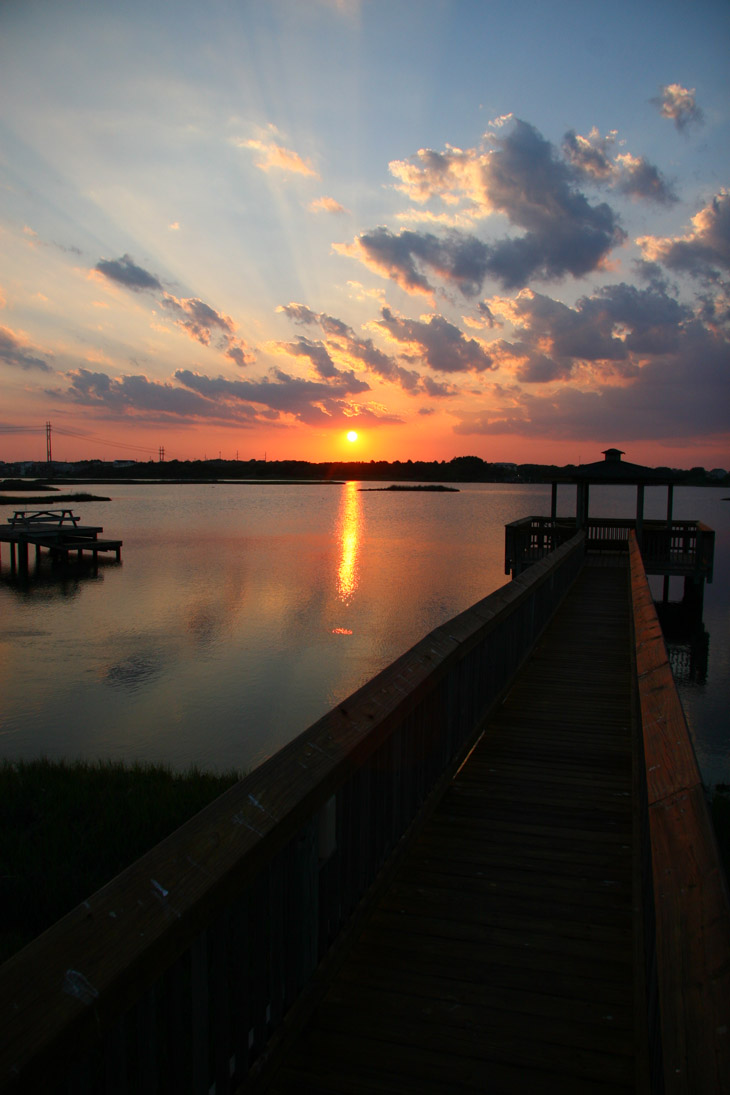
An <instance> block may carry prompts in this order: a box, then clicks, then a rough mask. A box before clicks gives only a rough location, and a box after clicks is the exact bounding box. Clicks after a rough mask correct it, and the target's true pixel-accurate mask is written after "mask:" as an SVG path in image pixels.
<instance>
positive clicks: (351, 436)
mask: <svg viewBox="0 0 730 1095" xmlns="http://www.w3.org/2000/svg"><path fill="white" fill-rule="evenodd" d="M347 440H348V441H357V434H356V433H355V431H354V430H350V432H349V433H348V435H347Z"/></svg>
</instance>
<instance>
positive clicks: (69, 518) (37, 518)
mask: <svg viewBox="0 0 730 1095" xmlns="http://www.w3.org/2000/svg"><path fill="white" fill-rule="evenodd" d="M80 520H81V518H80V517H77V516H76V515H75V514H74V511H73V510H72V509H34V510H28V509H16V510H15V512H14V513H13V516H12V517H8V521H9V522H10V524H11V525H30V524H38V525H65V524H67V523H69V524H72V525H73V526H74V528H75V527H76V525H78V523H79V521H80Z"/></svg>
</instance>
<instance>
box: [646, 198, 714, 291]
mask: <svg viewBox="0 0 730 1095" xmlns="http://www.w3.org/2000/svg"><path fill="white" fill-rule="evenodd" d="M637 243H638V244H639V246H640V247H641V248H642V251H643V254H644V257H645V258H646V259H647V260H648V261H650V262H660V263H662V264H663V265H664V266H667V267H668V268H669V269H670V270H676V271H682V272H685V273H688V274H692V275H694V276H695V277H699V278H705V279H708V280H716V279H717V278H718V277H719V276H720V272H721V271H728V270H730V190H727V189H722V190H721V191H720V193H719V194H717V195H716V196H715V197H714V198H713V199H712V201H710V202H708V204H707V205H706V206H705V207H704V208H703V209H701V210H700V211H699V213H696V214H695V216H694V217H692V228H691V230H690V231H689V232H687V233H686V234H685V235H684V236H675V237H674V238H671V237H670V238H665V239H662V238H661V237H658V236H642V237H641V238H640V239H638V240H637Z"/></svg>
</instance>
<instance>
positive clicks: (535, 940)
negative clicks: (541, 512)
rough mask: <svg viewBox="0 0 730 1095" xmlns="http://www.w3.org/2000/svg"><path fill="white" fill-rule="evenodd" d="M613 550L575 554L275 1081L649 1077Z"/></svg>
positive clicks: (347, 1085)
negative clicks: (526, 648)
mask: <svg viewBox="0 0 730 1095" xmlns="http://www.w3.org/2000/svg"><path fill="white" fill-rule="evenodd" d="M617 564H618V565H609V566H605V565H604V566H600V567H599V566H590V565H589V566H586V567H585V568H584V569H583V571H582V573H581V575H580V577H579V579H578V581H577V583H576V585H575V587H574V589H573V591H572V592H571V593H570V594H569V596H568V598H567V599H566V601H565V602H564V604H563V605H562V607H561V608H560V609H559V611H558V614H557V615H556V617H555V618H554V620H553V622H552V623H551V625H550V627H549V629H548V631H547V632H546V633H545V635H544V636H543V638H542V640H541V642H540V643H539V644H538V646H537V647H536V649H535V651H534V653H533V655H532V657H531V658H530V660H529V662H528V663H527V665H526V667H525V668H524V670H523V671H522V672H521V674H520V676H519V678H518V680H517V683H516V684H515V686H514V687H513V689H512V691H511V692H510V694H509V696H508V698H507V700H506V702H505V703H504V704H503V706H502V707H501V708H500V709H499V711H498V714H497V716H496V717H495V718H494V719H493V720H492V721H491V722H490V723H489V725H488V728H487V730H486V732H485V733H484V735H483V737H482V738H481V740H480V741H479V743H478V745H477V746H476V748H475V749H474V750H473V752H472V753H471V755H470V757H469V759H468V760H467V762H466V763H465V764H464V765H463V766H462V769H461V771H460V772H459V773H458V775H457V777H456V778H455V780H454V781H453V783H452V784H451V785H450V787H449V789H448V791H447V792H446V794H445V795H444V797H443V798H442V799H441V801H440V803H439V804H438V806H437V807H436V809H435V810H434V811H433V812H432V813H431V815H430V817H429V818H428V819H427V820H426V821H425V822H424V824H423V826H422V828H421V829H420V832H419V833H418V835H417V836H416V838H415V840H414V841H413V842H412V844H411V845H410V846H409V848H408V850H407V852H406V853H405V855H404V857H403V858H402V859H401V861H400V863H399V864H398V867H397V869H396V870H395V871H394V872H392V873H391V875H390V877H389V879H388V881H387V883H386V884H385V885H384V886H383V888H382V889H381V891H380V893H379V895H378V898H377V900H376V902H375V904H374V907H373V908H372V910H371V912H370V915H369V916H368V918H367V919H366V920H365V922H364V924H363V925H361V926H360V928H359V929H358V931H357V933H356V935H355V938H354V939H353V941H352V945H351V946H350V947H348V949H347V953H346V954H345V955H344V957H342V959H341V961H340V962H339V964H338V968H337V969H336V970H335V971H334V976H333V978H332V979H331V980H330V981H329V984H328V986H327V987H326V988H323V989H322V990H321V993H320V998H319V1002H318V1004H317V1006H316V1009H315V1010H314V1012H313V1013H312V1014H311V1015H310V1016H309V1018H308V1020H307V1021H306V1024H305V1025H304V1026H303V1027H302V1026H301V1023H300V1026H299V1031H298V1034H297V1036H296V1037H292V1038H290V1043H291V1044H290V1045H289V1046H288V1047H287V1048H288V1052H287V1053H286V1054H285V1055H284V1062H283V1064H281V1065H280V1067H279V1068H278V1069H277V1071H276V1072H274V1073H273V1075H272V1074H269V1075H268V1076H265V1077H263V1079H264V1080H265V1083H264V1085H263V1086H264V1088H265V1090H267V1091H269V1092H271V1093H272V1095H294V1093H296V1095H303V1093H307V1092H309V1093H315V1092H328V1093H337V1095H366V1093H375V1092H386V1093H390V1095H416V1093H417V1095H429V1093H434V1095H435V1093H449V1095H450V1093H458V1092H475V1091H479V1092H489V1093H498V1092H504V1093H510V1095H511V1093H518V1092H519V1093H522V1092H529V1093H531V1095H536V1093H543V1092H550V1093H555V1095H566V1093H571V1092H575V1093H580V1095H591V1093H594V1092H595V1093H598V1092H602V1093H605V1095H608V1093H619V1092H624V1091H625V1092H633V1091H639V1090H642V1089H643V1077H644V1075H645V1069H644V1065H643V1063H642V1061H643V1056H644V1053H645V1050H644V1049H643V1048H642V1050H641V1051H640V1052H637V1051H636V1044H637V1040H638V1041H640V1042H643V1040H644V1039H643V1033H641V1032H640V1034H639V1038H638V1039H637V1036H636V1034H635V1030H636V1029H637V1020H636V1016H637V1015H639V1014H642V1013H643V1009H644V1005H643V998H642V987H641V986H642V978H641V976H638V977H637V976H636V970H637V969H640V968H642V961H641V955H640V951H638V952H637V944H636V938H637V924H636V920H637V917H636V915H635V913H634V906H635V905H637V904H638V901H637V900H636V898H635V876H636V859H635V857H636V856H637V855H638V852H637V841H636V840H635V839H634V826H635V822H634V818H633V810H632V801H633V798H632V778H633V777H632V771H633V769H632V734H633V732H634V730H633V727H634V718H633V710H632V694H633V693H632V687H631V682H632V641H631V629H630V628H631V625H630V607H629V593H628V571H627V568H626V566H625V565H620V559H619V560H618V561H617ZM635 982H636V983H635ZM637 995H638V997H639V1000H638V1001H637V999H636V997H637ZM638 1027H639V1029H640V1024H638Z"/></svg>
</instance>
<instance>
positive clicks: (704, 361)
mask: <svg viewBox="0 0 730 1095" xmlns="http://www.w3.org/2000/svg"><path fill="white" fill-rule="evenodd" d="M729 362H730V344H729V343H728V340H727V338H725V337H723V336H722V335H719V334H717V333H716V332H712V331H709V330H708V329H707V328H706V327H704V326H703V325H702V324H701V323H699V322H696V321H690V322H688V323H687V324H686V325H685V326H684V327H683V328H682V330H681V332H680V334H679V337H678V339H677V340H676V343H675V346H674V348H673V349H672V350H670V351H669V352H667V353H662V354H656V355H655V356H654V357H653V358H652V359H651V360H649V361H648V363H647V364H645V365H643V366H642V367H641V368H640V369H638V370H637V372H636V375H635V376H634V377H632V378H630V379H628V380H627V381H626V382H624V383H620V384H617V383H610V384H605V385H602V386H599V387H598V388H596V389H594V390H591V391H588V390H584V389H581V388H578V387H576V386H573V385H564V386H563V387H561V388H559V389H558V390H557V391H551V392H550V393H549V394H546V395H535V394H533V393H531V392H529V391H528V392H514V391H513V392H510V393H509V398H508V399H507V400H505V402H506V409H504V410H479V409H477V410H474V411H470V412H467V413H464V414H462V415H461V421H460V422H459V424H458V425H457V426H456V427H455V432H456V433H458V434H463V435H475V434H484V435H493V434H514V435H517V436H521V437H535V438H549V439H554V440H563V439H571V440H595V439H596V438H606V437H611V438H620V439H621V440H625V441H630V440H646V439H651V440H660V441H667V442H673V443H680V444H681V443H682V442H684V441H686V442H687V443H692V442H696V440H697V438H698V437H705V438H710V437H713V436H718V437H719V436H723V435H726V434H727V391H728V380H729V379H730V377H729V369H730V366H729Z"/></svg>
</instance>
